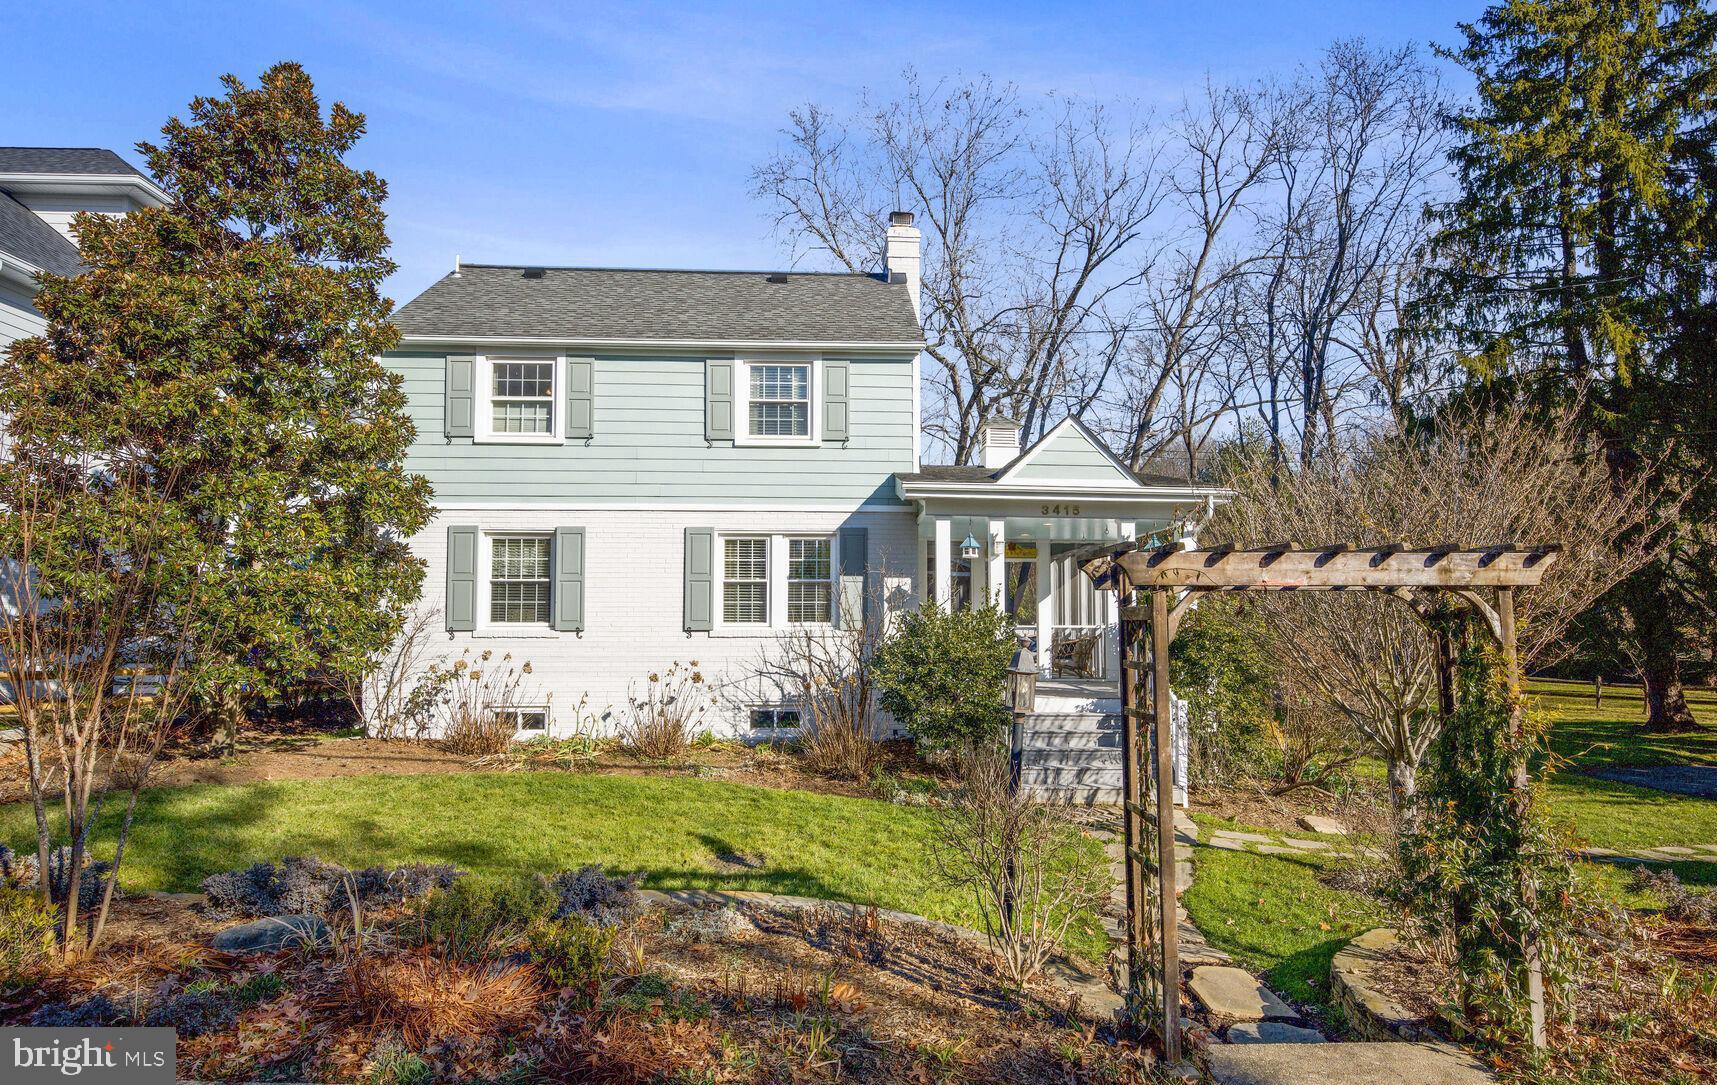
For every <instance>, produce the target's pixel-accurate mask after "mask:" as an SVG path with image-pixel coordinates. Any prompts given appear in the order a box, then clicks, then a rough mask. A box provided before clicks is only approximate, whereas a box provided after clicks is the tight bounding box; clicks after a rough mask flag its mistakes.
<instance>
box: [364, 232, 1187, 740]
mask: <svg viewBox="0 0 1717 1085" xmlns="http://www.w3.org/2000/svg"><path fill="white" fill-rule="evenodd" d="M886 252H887V254H888V255H887V261H886V266H885V267H883V268H881V269H879V270H878V272H877V273H875V274H809V273H803V272H748V271H673V270H643V269H616V268H573V267H519V266H502V265H490V264H467V265H464V266H462V267H458V268H457V269H456V270H454V271H453V272H451V273H450V274H448V275H447V276H446V277H444V278H443V279H441V280H440V281H439V282H437V283H435V284H434V285H433V286H431V287H430V288H429V289H427V290H426V291H424V292H423V293H422V294H421V295H419V296H418V297H417V298H415V299H413V300H412V301H411V302H410V303H408V304H406V305H405V306H403V307H402V308H401V309H400V310H399V312H398V313H397V314H396V317H395V320H396V323H397V324H398V326H399V328H400V330H401V333H402V340H401V345H400V348H399V349H398V350H397V351H395V352H393V353H390V354H389V355H388V356H387V357H386V358H385V363H386V364H387V365H388V367H389V368H391V369H392V370H394V371H396V372H398V373H400V374H401V375H402V376H403V377H404V380H405V387H406V390H407V392H408V393H409V397H410V409H411V412H412V417H413V420H414V421H415V423H416V425H417V429H418V434H417V441H416V444H415V445H414V446H413V448H412V450H411V454H410V457H409V466H410V468H411V469H412V470H414V471H418V472H421V473H422V474H424V475H426V476H427V477H428V478H429V480H430V481H431V483H432V484H433V485H434V488H435V503H436V515H435V518H434V520H433V521H432V523H431V524H430V526H429V527H427V528H426V529H425V530H424V531H423V532H422V533H421V534H419V535H418V536H417V537H416V538H415V539H414V540H413V547H414V549H415V551H416V552H417V553H418V554H419V555H420V556H421V557H422V558H424V559H425V560H426V561H427V563H428V567H429V570H428V579H427V582H426V591H425V595H426V599H427V601H428V602H429V604H431V605H433V606H434V607H435V608H437V609H438V610H439V611H440V616H441V622H442V624H443V626H444V628H445V632H446V637H447V641H448V644H447V647H448V648H450V649H452V650H454V653H455V654H457V651H458V650H460V649H462V648H467V647H469V648H472V649H474V650H477V651H481V650H483V649H490V650H492V651H493V654H494V656H495V657H496V658H499V657H500V656H502V655H505V654H509V653H510V654H511V656H512V658H513V661H514V662H515V664H517V663H519V662H522V661H527V660H528V661H529V662H530V664H531V669H532V674H531V676H530V678H529V679H528V680H527V686H528V688H530V689H531V690H532V691H533V692H532V693H531V694H529V695H528V697H527V702H526V703H525V704H523V705H522V706H514V708H515V710H517V709H519V708H522V709H523V710H522V711H518V716H517V718H518V720H519V723H520V727H521V730H523V731H539V732H540V731H542V730H545V729H546V730H548V731H550V732H553V733H564V732H565V731H567V730H569V729H571V728H572V727H574V726H576V725H577V723H578V721H577V720H575V719H574V718H573V711H572V710H573V706H576V705H578V704H579V703H580V702H581V700H582V701H584V702H585V703H586V704H587V705H588V706H589V710H590V711H591V713H592V714H593V715H595V716H597V717H601V715H602V713H603V710H604V709H607V708H609V707H610V706H613V708H614V709H615V716H611V717H610V718H609V719H610V722H611V721H612V720H613V719H614V718H616V717H617V714H618V713H619V712H620V711H621V710H623V708H624V706H625V704H626V700H627V695H628V690H629V689H635V688H638V687H639V685H640V683H642V682H643V681H644V680H645V679H646V676H647V675H648V674H649V673H650V672H652V671H660V670H662V669H663V668H666V667H667V666H668V665H669V664H670V663H672V662H674V661H684V662H690V661H693V660H695V661H697V664H698V667H699V669H700V670H701V671H702V673H703V674H704V675H705V677H706V679H707V680H708V681H709V682H710V684H711V686H712V687H713V688H714V689H715V690H716V691H717V692H718V694H719V697H720V705H721V707H720V709H719V711H718V713H717V715H716V717H715V718H714V719H713V720H712V722H716V723H717V724H718V726H722V727H724V728H726V729H729V730H731V731H735V732H748V731H767V730H774V729H777V728H782V727H791V726H794V725H796V724H797V722H798V715H797V707H796V706H795V705H794V704H793V703H792V697H791V692H790V691H787V690H780V689H777V688H773V687H772V686H770V685H769V684H767V683H763V682H760V680H759V679H758V678H757V675H758V673H759V670H760V661H761V660H762V659H763V658H764V657H765V656H766V655H767V653H769V652H770V651H771V648H772V646H773V645H776V644H778V643H779V639H780V637H781V636H782V634H784V633H788V632H791V631H793V630H795V629H805V628H812V629H816V628H820V627H830V626H840V625H842V624H844V623H850V622H853V621H856V620H860V616H861V615H862V613H863V608H865V607H867V606H868V607H883V608H899V607H909V606H914V605H916V603H917V600H919V599H921V598H933V599H936V600H938V601H940V602H941V603H942V604H943V605H951V606H971V605H977V604H980V603H982V602H983V601H984V600H993V601H995V602H996V603H997V604H998V605H1001V606H1005V607H1006V608H1007V609H1008V610H1009V611H1010V612H1011V613H1013V615H1014V616H1015V618H1016V620H1017V621H1018V622H1019V623H1020V625H1021V627H1022V629H1023V630H1024V631H1025V632H1026V633H1027V635H1028V636H1030V637H1032V638H1033V639H1034V642H1035V643H1036V644H1038V645H1040V646H1041V648H1040V651H1039V656H1040V658H1041V659H1042V661H1043V666H1044V667H1045V668H1046V669H1059V670H1060V671H1063V672H1070V673H1071V672H1077V673H1083V674H1088V675H1091V676H1098V675H1101V674H1102V673H1104V671H1105V668H1113V666H1114V660H1113V637H1112V632H1110V631H1111V630H1112V626H1113V615H1112V614H1110V613H1109V611H1108V606H1107V602H1106V600H1105V599H1104V598H1103V596H1101V595H1098V594H1096V593H1094V592H1092V591H1091V589H1090V587H1089V585H1088V584H1087V583H1086V581H1085V578H1084V577H1083V576H1082V575H1080V574H1079V573H1078V570H1077V569H1075V568H1074V567H1073V566H1072V563H1071V562H1069V561H1068V560H1066V556H1067V555H1068V554H1069V553H1070V552H1071V551H1073V550H1075V549H1077V548H1079V547H1081V546H1086V545H1089V544H1091V543H1093V542H1101V541H1106V540H1115V539H1122V538H1130V537H1134V536H1136V535H1138V534H1139V533H1141V532H1143V533H1155V532H1164V531H1168V530H1172V529H1173V527H1174V525H1176V524H1178V523H1183V522H1185V521H1186V520H1187V519H1188V518H1189V517H1190V516H1193V515H1195V514H1196V513H1197V512H1199V511H1200V510H1201V509H1202V508H1203V507H1204V505H1205V503H1206V501H1207V499H1208V498H1209V496H1210V492H1209V491H1206V490H1202V489H1199V488H1196V487H1191V486H1188V485H1186V484H1184V483H1180V482H1176V481H1174V480H1170V479H1157V478H1146V477H1141V476H1139V475H1137V474H1135V473H1134V472H1133V471H1131V470H1129V469H1128V467H1127V466H1126V465H1125V464H1124V463H1123V462H1121V461H1120V460H1119V459H1118V458H1117V457H1116V456H1115V455H1114V454H1113V453H1112V452H1111V451H1110V450H1109V449H1108V448H1106V447H1105V446H1104V445H1103V443H1102V441H1101V440H1099V439H1098V438H1097V437H1096V436H1095V435H1094V434H1093V433H1092V432H1091V431H1090V430H1089V429H1087V428H1086V427H1085V426H1084V425H1082V424H1081V423H1080V422H1078V421H1077V420H1075V419H1068V420H1066V421H1064V422H1062V423H1061V424H1060V425H1058V426H1055V427H1054V428H1053V429H1052V430H1051V431H1050V432H1049V433H1047V434H1046V435H1045V436H1044V437H1043V439H1042V440H1041V441H1039V442H1037V443H1036V444H1035V445H1033V446H1032V447H1030V448H1026V449H1021V448H1020V447H1019V442H1018V430H1017V427H1014V426H1012V425H1010V424H1006V423H998V424H992V425H991V426H989V427H988V428H987V430H986V432H985V445H984V462H983V465H982V466H973V467H934V466H925V465H924V464H922V463H921V455H922V439H921V433H920V428H919V422H920V411H919V395H920V391H919V390H920V384H921V377H920V372H919V352H920V350H921V349H922V348H923V346H924V343H923V335H922V332H921V330H920V323H919V315H918V313H919V262H920V255H919V234H918V231H917V229H916V228H915V227H914V226H913V225H912V216H910V215H908V214H904V213H897V214H895V215H894V216H892V219H891V225H890V227H889V232H888V238H887V245H886ZM1106 634H1107V635H1106Z"/></svg>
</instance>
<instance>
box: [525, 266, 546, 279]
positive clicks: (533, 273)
mask: <svg viewBox="0 0 1717 1085" xmlns="http://www.w3.org/2000/svg"><path fill="white" fill-rule="evenodd" d="M545 274H547V272H545V271H544V270H543V269H542V268H540V267H528V268H526V269H525V271H524V275H523V278H526V279H540V278H542V277H543V276H544V275H545Z"/></svg>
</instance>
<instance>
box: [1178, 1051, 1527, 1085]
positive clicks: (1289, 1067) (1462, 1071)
mask: <svg viewBox="0 0 1717 1085" xmlns="http://www.w3.org/2000/svg"><path fill="white" fill-rule="evenodd" d="M1205 1058H1206V1065H1207V1066H1208V1067H1209V1070H1210V1077H1211V1080H1213V1081H1215V1082H1217V1085H1311V1083H1313V1082H1316V1083H1317V1085H1489V1083H1491V1082H1494V1081H1496V1077H1495V1076H1494V1075H1492V1074H1491V1073H1490V1072H1489V1071H1487V1070H1486V1069H1485V1068H1484V1067H1483V1066H1482V1065H1480V1064H1479V1062H1478V1060H1477V1059H1474V1058H1473V1057H1472V1056H1471V1055H1468V1054H1467V1053H1466V1052H1464V1051H1462V1050H1461V1049H1460V1048H1458V1047H1453V1046H1450V1045H1448V1044H1408V1043H1352V1044H1292V1043H1261V1044H1259V1043H1252V1044H1248V1043H1241V1044H1217V1045H1215V1046H1213V1047H1211V1048H1210V1049H1209V1051H1207V1052H1206V1053H1205Z"/></svg>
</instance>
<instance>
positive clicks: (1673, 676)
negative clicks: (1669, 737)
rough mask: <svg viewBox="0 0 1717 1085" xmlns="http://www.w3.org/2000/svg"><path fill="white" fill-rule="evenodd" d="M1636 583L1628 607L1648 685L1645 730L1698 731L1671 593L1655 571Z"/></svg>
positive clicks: (1642, 575) (1639, 576)
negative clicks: (1683, 670)
mask: <svg viewBox="0 0 1717 1085" xmlns="http://www.w3.org/2000/svg"><path fill="white" fill-rule="evenodd" d="M1633 579H1634V580H1635V581H1636V582H1637V586H1635V587H1634V589H1633V590H1632V591H1630V592H1629V593H1628V595H1629V599H1628V604H1627V606H1628V615H1629V616H1630V617H1631V618H1632V619H1633V624H1634V636H1635V638H1636V639H1637V641H1638V651H1639V669H1640V680H1641V681H1642V682H1644V684H1645V705H1646V721H1645V729H1646V730H1648V731H1670V732H1675V731H1693V730H1697V729H1698V727H1699V724H1698V723H1697V722H1696V721H1695V720H1694V718H1693V710H1692V709H1690V708H1689V707H1688V706H1687V691H1686V690H1685V689H1684V688H1683V687H1682V685H1681V654H1680V651H1679V649H1680V647H1681V635H1680V631H1679V630H1677V629H1676V627H1675V621H1674V619H1673V618H1672V617H1671V612H1670V605H1669V602H1668V599H1667V593H1666V592H1664V591H1662V590H1661V584H1660V581H1661V579H1662V577H1661V576H1660V575H1659V574H1658V572H1657V570H1656V568H1655V567H1653V568H1650V569H1646V570H1643V571H1642V572H1640V573H1639V574H1636V575H1635V577H1634V578H1633Z"/></svg>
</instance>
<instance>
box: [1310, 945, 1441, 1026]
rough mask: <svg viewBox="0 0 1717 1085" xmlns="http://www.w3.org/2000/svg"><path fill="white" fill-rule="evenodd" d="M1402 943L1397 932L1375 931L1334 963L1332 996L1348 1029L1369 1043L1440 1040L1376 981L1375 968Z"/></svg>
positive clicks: (1341, 951) (1337, 954) (1331, 969)
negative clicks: (1374, 978)
mask: <svg viewBox="0 0 1717 1085" xmlns="http://www.w3.org/2000/svg"><path fill="white" fill-rule="evenodd" d="M1400 940H1401V936H1400V935H1399V934H1398V933H1396V931H1395V930H1394V928H1392V927H1374V928H1373V929H1371V930H1368V931H1366V932H1365V933H1364V934H1361V935H1359V936H1358V937H1356V938H1355V939H1353V941H1351V942H1349V943H1348V944H1347V945H1346V946H1344V947H1342V949H1341V950H1340V951H1339V952H1337V953H1336V955H1335V957H1334V958H1333V959H1332V960H1331V961H1330V966H1329V979H1330V995H1331V997H1332V998H1333V999H1334V1001H1335V1003H1336V1005H1338V1006H1340V1007H1341V1009H1342V1012H1343V1014H1345V1015H1346V1017H1347V1023H1348V1027H1349V1028H1350V1029H1352V1030H1353V1031H1354V1032H1355V1033H1357V1034H1358V1035H1359V1036H1361V1037H1363V1038H1365V1039H1367V1040H1409V1041H1422V1040H1434V1039H1437V1036H1436V1034H1435V1033H1434V1032H1433V1031H1432V1030H1431V1029H1430V1028H1428V1027H1426V1025H1425V1022H1424V1020H1423V1019H1422V1018H1419V1017H1416V1016H1414V1015H1413V1014H1412V1013H1410V1012H1408V1010H1407V1007H1405V1006H1403V1005H1401V1003H1399V1002H1397V1001H1395V1000H1394V999H1393V998H1390V997H1389V996H1388V995H1386V994H1384V993H1383V992H1382V991H1380V990H1379V989H1378V988H1377V987H1376V986H1375V983H1374V980H1373V979H1372V975H1371V973H1372V968H1373V966H1374V965H1376V964H1377V963H1378V962H1379V961H1381V960H1382V959H1383V958H1384V956H1385V955H1387V954H1388V953H1389V951H1390V950H1392V949H1394V948H1395V946H1396V944H1397V943H1399V942H1400Z"/></svg>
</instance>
